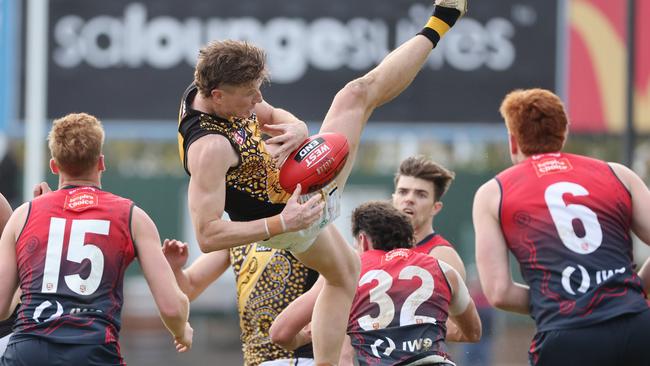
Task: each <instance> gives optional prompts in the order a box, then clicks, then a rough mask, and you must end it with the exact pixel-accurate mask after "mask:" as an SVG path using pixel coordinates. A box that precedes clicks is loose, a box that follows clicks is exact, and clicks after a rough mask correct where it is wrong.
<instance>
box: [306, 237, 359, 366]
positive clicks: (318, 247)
mask: <svg viewBox="0 0 650 366" xmlns="http://www.w3.org/2000/svg"><path fill="white" fill-rule="evenodd" d="M294 255H295V256H296V257H297V258H298V260H300V261H301V262H302V263H303V264H305V265H306V266H308V267H310V268H312V269H314V270H316V271H318V272H319V273H320V274H321V275H322V276H323V277H324V278H325V285H324V286H323V289H322V290H321V292H320V294H319V296H318V299H317V300H316V305H315V306H314V312H313V315H312V322H311V332H312V341H313V348H314V360H315V361H316V364H328V363H329V364H332V365H336V364H337V363H338V361H339V354H340V352H341V345H342V344H343V339H344V337H345V333H346V332H345V330H346V329H347V325H348V318H349V313H350V307H351V306H352V299H353V297H354V292H355V290H356V287H357V281H358V280H359V272H360V263H359V257H358V255H357V254H356V253H355V252H354V250H353V249H352V247H350V246H349V245H347V244H346V241H345V239H344V238H343V237H342V236H341V234H340V233H339V231H338V229H336V227H335V226H334V225H328V226H327V227H325V229H323V231H322V232H321V233H320V234H319V235H318V239H316V241H315V242H314V244H313V245H312V246H311V247H310V248H309V249H308V250H307V251H306V252H304V253H294Z"/></svg>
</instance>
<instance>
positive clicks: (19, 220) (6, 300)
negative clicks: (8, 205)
mask: <svg viewBox="0 0 650 366" xmlns="http://www.w3.org/2000/svg"><path fill="white" fill-rule="evenodd" d="M48 142H49V148H50V152H51V154H52V159H51V160H50V168H51V170H52V172H53V173H54V174H57V175H58V176H59V189H58V190H56V191H54V192H50V193H47V194H43V195H41V196H39V197H37V198H35V199H34V200H32V201H31V202H28V203H25V204H23V205H22V206H20V207H18V208H17V209H16V211H15V212H14V213H13V215H12V216H11V218H10V219H9V221H8V223H7V225H6V227H5V230H4V231H3V233H2V238H1V239H0V261H1V262H0V318H2V319H6V318H8V317H9V315H10V314H11V311H12V310H13V309H11V307H10V303H11V299H12V297H13V295H14V293H15V292H16V289H17V288H18V286H19V285H20V290H21V305H20V307H19V309H18V316H17V320H16V323H15V325H14V334H13V335H12V336H11V339H10V340H9V344H8V346H7V350H6V352H5V354H4V355H3V357H2V359H0V365H25V366H33V365H118V364H119V365H121V364H124V361H123V359H122V356H121V355H120V347H119V343H118V339H119V331H120V315H121V310H122V284H123V280H124V272H125V270H126V268H127V266H128V265H129V264H130V263H131V261H133V259H134V258H135V257H136V256H137V258H138V259H139V261H140V265H141V266H142V270H143V272H144V276H145V278H146V280H147V282H148V284H149V287H150V289H151V292H152V294H153V297H154V300H155V301H156V305H157V306H158V310H159V311H160V316H161V318H162V320H163V322H164V324H165V325H166V326H167V328H168V329H169V331H170V333H171V334H172V335H173V336H174V338H175V342H176V349H177V350H178V351H179V352H185V351H187V350H188V349H189V348H190V347H191V345H192V332H193V331H192V328H191V327H190V325H189V323H188V322H187V319H188V312H189V305H188V300H187V296H185V295H184V294H183V293H182V292H181V290H180V289H179V288H178V286H177V285H176V281H174V275H173V273H172V271H171V269H170V268H169V265H168V264H167V262H166V261H165V258H164V256H163V255H162V253H161V251H160V239H159V237H158V230H157V229H156V226H155V224H154V223H153V221H151V219H150V218H149V216H148V215H147V214H146V213H145V212H144V211H143V210H142V209H140V208H138V207H136V206H135V205H134V204H133V202H131V201H130V200H128V199H125V198H122V197H119V196H116V195H114V194H111V193H109V192H107V191H104V190H102V189H101V188H100V187H101V174H102V172H103V171H104V170H105V164H104V156H103V155H102V146H103V143H104V130H103V128H102V125H101V123H100V122H99V121H98V120H97V119H96V118H95V117H93V116H90V115H88V114H85V113H78V114H70V115H67V116H65V117H63V118H60V119H57V120H55V121H54V123H53V125H52V129H51V130H50V133H49V136H48Z"/></svg>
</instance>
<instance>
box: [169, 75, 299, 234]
mask: <svg viewBox="0 0 650 366" xmlns="http://www.w3.org/2000/svg"><path fill="white" fill-rule="evenodd" d="M196 93H198V90H197V88H196V86H195V85H194V84H192V85H190V86H189V87H188V88H187V90H185V93H183V99H182V100H181V107H180V112H179V122H178V151H179V154H180V158H181V162H182V163H183V167H184V168H185V171H186V172H187V174H190V172H189V170H188V167H187V151H188V149H189V148H190V145H191V144H192V143H193V142H194V141H196V140H198V139H199V138H200V137H203V136H205V135H209V134H218V135H221V136H223V137H225V138H226V139H228V141H229V142H230V145H231V146H232V147H233V149H234V150H235V152H236V153H237V155H238V156H239V164H238V165H237V166H235V167H232V168H230V169H229V170H228V172H227V174H226V203H225V211H226V212H227V213H228V215H229V216H230V218H231V219H232V220H234V221H252V220H257V219H261V218H264V217H270V216H273V215H276V214H278V213H280V212H281V211H282V209H283V208H284V204H285V203H286V202H287V200H288V199H289V197H290V196H291V195H290V194H288V193H287V192H285V191H284V190H283V189H282V187H281V186H280V180H279V168H278V167H277V166H275V164H274V163H273V161H272V160H271V158H270V155H269V154H268V153H267V152H266V147H265V146H264V143H263V139H262V133H261V131H260V129H259V123H258V121H257V117H256V116H255V115H254V114H253V115H251V116H250V117H249V118H246V119H241V118H233V119H231V120H226V119H223V118H221V117H218V116H215V115H210V114H207V113H203V112H200V111H197V110H195V109H192V102H193V100H194V98H195V96H196ZM218 158H219V157H216V156H215V159H218Z"/></svg>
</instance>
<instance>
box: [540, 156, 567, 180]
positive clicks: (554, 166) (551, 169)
mask: <svg viewBox="0 0 650 366" xmlns="http://www.w3.org/2000/svg"><path fill="white" fill-rule="evenodd" d="M532 163H533V168H534V169H535V173H537V176H538V177H543V176H545V175H548V174H554V173H565V172H568V171H571V170H573V166H571V162H570V161H569V159H567V158H554V157H553V158H548V159H542V160H536V159H533V160H532Z"/></svg>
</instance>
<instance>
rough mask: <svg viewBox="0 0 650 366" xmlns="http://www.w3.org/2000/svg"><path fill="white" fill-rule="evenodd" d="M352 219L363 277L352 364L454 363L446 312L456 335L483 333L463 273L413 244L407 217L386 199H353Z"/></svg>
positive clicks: (353, 320)
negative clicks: (355, 204)
mask: <svg viewBox="0 0 650 366" xmlns="http://www.w3.org/2000/svg"><path fill="white" fill-rule="evenodd" d="M352 226H353V228H352V232H353V234H354V236H355V239H356V243H357V247H358V250H359V252H360V254H361V277H360V280H359V282H358V288H357V292H356V296H355V297H354V301H353V303H352V309H351V311H350V322H349V325H348V335H349V336H350V343H351V345H352V348H353V349H354V353H355V356H354V358H355V359H356V361H357V362H358V364H359V365H398V364H399V365H453V362H452V361H451V360H450V358H449V354H448V350H447V346H446V344H445V341H446V335H447V328H446V322H447V318H448V316H451V317H452V319H453V320H454V322H455V323H456V324H457V326H458V328H459V334H457V337H458V338H456V339H454V340H457V341H458V340H462V341H473V342H475V341H478V340H479V339H480V337H481V321H480V319H479V316H478V313H477V311H476V307H475V305H474V303H473V301H472V300H471V298H470V296H469V293H468V290H467V288H466V287H465V284H464V282H463V280H462V278H461V276H460V275H459V274H458V272H457V271H456V270H455V269H453V268H452V267H451V266H450V265H448V264H447V263H445V262H442V261H438V260H437V259H435V258H433V257H431V256H429V255H427V254H423V253H419V252H416V251H415V250H412V249H411V248H412V247H413V228H412V225H411V223H410V220H409V218H408V217H407V216H406V215H404V214H402V213H401V212H399V211H397V209H395V208H393V207H392V206H391V205H390V204H389V203H386V202H369V203H366V204H363V205H361V206H359V207H358V208H357V209H355V211H354V212H353V213H352ZM343 364H345V362H344V363H343Z"/></svg>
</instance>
